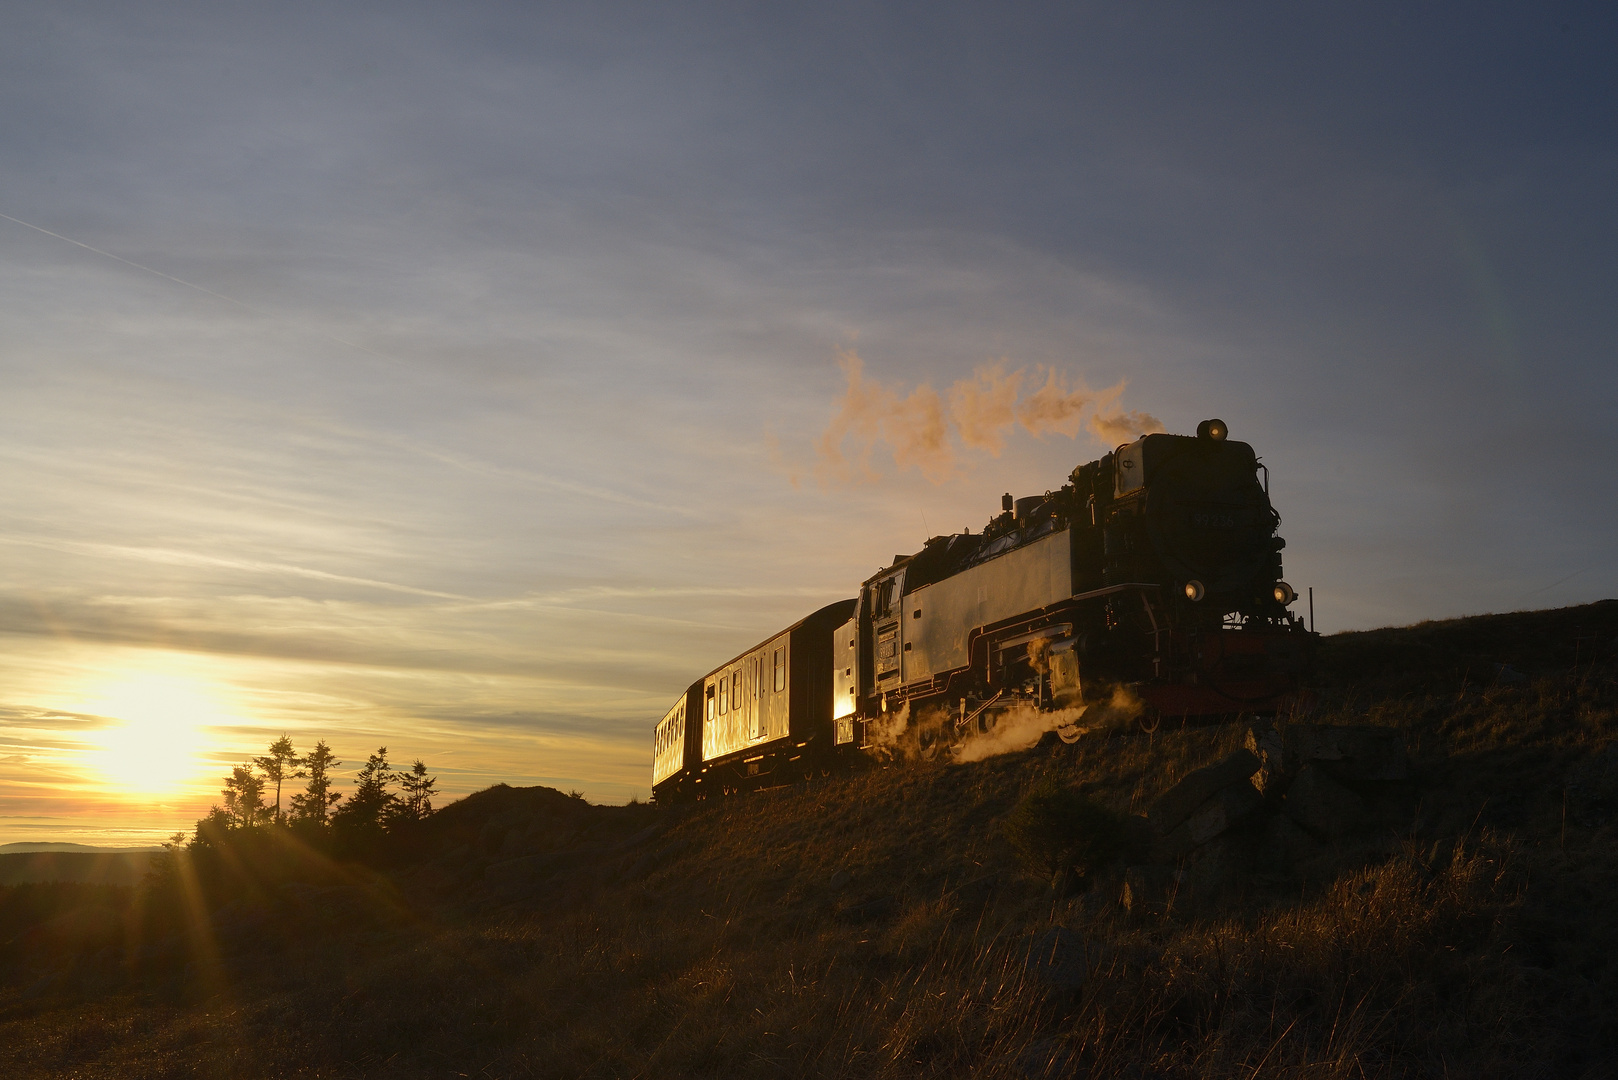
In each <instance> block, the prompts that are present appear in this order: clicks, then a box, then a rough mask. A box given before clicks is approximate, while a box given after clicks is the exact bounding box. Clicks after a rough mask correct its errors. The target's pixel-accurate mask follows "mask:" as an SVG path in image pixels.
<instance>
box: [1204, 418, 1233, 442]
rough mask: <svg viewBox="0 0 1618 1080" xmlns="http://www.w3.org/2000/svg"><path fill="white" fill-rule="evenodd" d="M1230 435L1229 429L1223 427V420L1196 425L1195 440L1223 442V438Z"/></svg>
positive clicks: (1205, 421) (1207, 421)
mask: <svg viewBox="0 0 1618 1080" xmlns="http://www.w3.org/2000/svg"><path fill="white" fill-rule="evenodd" d="M1229 434H1230V428H1228V427H1226V426H1225V422H1224V421H1223V420H1204V421H1203V422H1202V423H1200V424H1198V425H1197V438H1199V439H1212V440H1213V441H1214V442H1224V441H1225V436H1227V435H1229Z"/></svg>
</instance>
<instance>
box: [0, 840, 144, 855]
mask: <svg viewBox="0 0 1618 1080" xmlns="http://www.w3.org/2000/svg"><path fill="white" fill-rule="evenodd" d="M162 850H163V849H162V848H161V847H160V846H158V845H156V844H147V845H137V846H134V847H104V846H99V845H96V844H64V843H54V842H50V841H43V840H23V841H20V842H18V843H15V844H0V855H32V854H36V853H38V852H41V851H83V852H89V853H91V854H95V853H98V852H117V853H119V854H131V853H134V852H138V851H139V852H153V851H162Z"/></svg>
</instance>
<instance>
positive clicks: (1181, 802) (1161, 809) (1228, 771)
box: [1150, 750, 1259, 834]
mask: <svg viewBox="0 0 1618 1080" xmlns="http://www.w3.org/2000/svg"><path fill="white" fill-rule="evenodd" d="M1258 767H1259V760H1258V758H1257V757H1256V756H1255V755H1254V754H1253V753H1252V752H1251V751H1248V750H1238V751H1236V752H1235V753H1234V754H1231V755H1230V756H1229V757H1227V758H1225V759H1224V760H1223V761H1220V762H1217V763H1216V764H1213V765H1207V766H1204V767H1203V768H1200V769H1197V770H1195V771H1193V772H1189V773H1187V774H1186V775H1185V777H1184V778H1183V779H1182V780H1181V781H1180V782H1179V783H1178V784H1175V785H1174V786H1173V787H1171V788H1169V789H1168V790H1167V791H1165V792H1164V793H1163V794H1162V795H1161V796H1160V797H1159V798H1158V800H1157V802H1155V803H1153V804H1152V810H1151V814H1150V817H1151V820H1152V824H1153V825H1154V826H1156V827H1157V830H1158V831H1159V832H1161V833H1165V834H1166V833H1168V832H1169V831H1171V830H1172V829H1174V828H1175V826H1177V825H1179V824H1180V823H1181V822H1182V821H1184V820H1185V819H1186V818H1188V817H1190V816H1191V813H1192V811H1194V810H1196V809H1197V808H1198V807H1200V806H1201V805H1202V804H1203V803H1205V802H1207V801H1208V800H1209V799H1210V798H1212V797H1213V795H1215V794H1216V793H1217V792H1219V791H1220V790H1222V789H1224V788H1228V787H1230V786H1231V785H1233V784H1245V783H1246V782H1247V778H1248V777H1249V776H1252V775H1253V774H1254V773H1255V772H1257V771H1258ZM1248 786H1249V787H1251V785H1248Z"/></svg>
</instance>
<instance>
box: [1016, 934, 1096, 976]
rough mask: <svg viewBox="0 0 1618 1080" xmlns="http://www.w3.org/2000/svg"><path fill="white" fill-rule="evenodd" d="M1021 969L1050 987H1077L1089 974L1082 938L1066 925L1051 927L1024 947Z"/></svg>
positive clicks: (1088, 959)
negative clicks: (1024, 956) (1024, 958)
mask: <svg viewBox="0 0 1618 1080" xmlns="http://www.w3.org/2000/svg"><path fill="white" fill-rule="evenodd" d="M1023 969H1024V970H1025V971H1027V972H1028V974H1030V975H1032V976H1033V977H1034V978H1036V979H1038V980H1039V981H1040V982H1042V983H1044V984H1045V985H1047V986H1049V987H1051V988H1053V989H1056V990H1068V991H1073V990H1078V989H1080V988H1081V987H1083V986H1084V982H1085V979H1087V978H1088V977H1089V975H1090V958H1089V951H1088V950H1087V949H1086V947H1085V942H1084V938H1083V937H1081V936H1080V935H1079V934H1078V933H1076V932H1075V931H1072V930H1069V929H1067V928H1066V927H1061V926H1053V927H1051V928H1050V929H1049V930H1047V931H1045V932H1044V933H1043V934H1041V935H1040V936H1039V937H1037V938H1035V939H1034V942H1033V944H1032V945H1030V946H1029V947H1028V957H1027V960H1026V961H1025V962H1024V965H1023Z"/></svg>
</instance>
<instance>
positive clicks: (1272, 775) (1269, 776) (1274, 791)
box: [1247, 724, 1292, 796]
mask: <svg viewBox="0 0 1618 1080" xmlns="http://www.w3.org/2000/svg"><path fill="white" fill-rule="evenodd" d="M1247 752H1248V753H1250V754H1252V755H1253V756H1254V757H1256V758H1258V762H1259V769H1258V772H1257V773H1256V774H1255V775H1254V777H1253V786H1254V787H1256V788H1257V789H1258V790H1259V791H1261V792H1263V793H1264V794H1265V795H1272V796H1279V795H1282V794H1285V791H1286V783H1287V781H1289V780H1291V779H1292V774H1291V773H1290V772H1288V771H1287V768H1286V753H1285V740H1284V739H1283V738H1282V736H1281V733H1280V732H1279V731H1277V730H1275V728H1274V727H1272V726H1270V725H1268V724H1265V725H1263V726H1254V727H1250V728H1248V729H1247Z"/></svg>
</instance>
